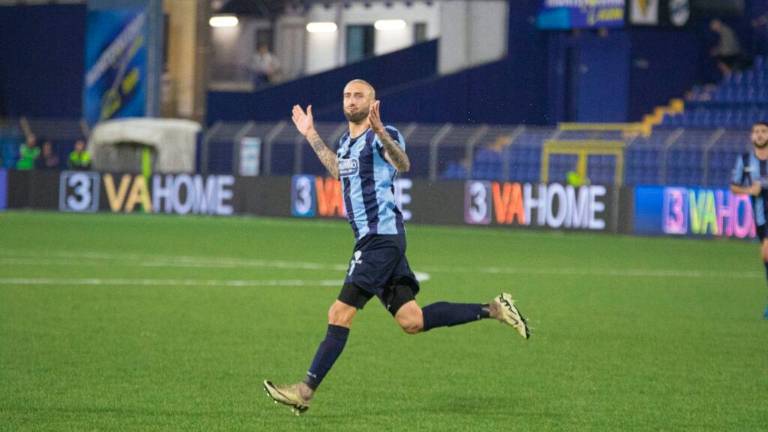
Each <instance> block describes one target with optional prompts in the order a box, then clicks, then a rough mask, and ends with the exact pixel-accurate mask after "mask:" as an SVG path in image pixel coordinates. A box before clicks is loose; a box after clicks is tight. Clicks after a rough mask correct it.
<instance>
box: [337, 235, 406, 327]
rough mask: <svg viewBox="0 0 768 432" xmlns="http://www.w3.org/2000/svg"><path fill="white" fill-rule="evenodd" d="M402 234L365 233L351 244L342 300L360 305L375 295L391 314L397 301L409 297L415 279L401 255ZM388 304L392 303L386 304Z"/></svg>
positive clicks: (401, 301) (403, 243)
mask: <svg viewBox="0 0 768 432" xmlns="http://www.w3.org/2000/svg"><path fill="white" fill-rule="evenodd" d="M405 249H406V241H405V235H402V234H397V235H379V234H374V235H367V236H365V237H363V238H362V239H360V240H359V241H358V242H357V244H355V249H354V251H353V252H352V259H351V260H350V262H349V268H348V270H347V277H346V278H345V279H344V288H342V293H341V295H340V296H339V300H341V301H342V302H344V303H346V304H349V305H352V306H355V307H357V308H358V309H361V308H362V307H363V306H364V305H365V303H366V301H367V300H368V299H370V298H371V297H373V296H377V297H378V298H379V299H380V300H381V301H382V302H383V303H384V305H385V306H387V308H388V309H394V310H390V312H392V313H393V314H394V313H395V312H397V309H398V308H399V306H401V304H400V303H404V302H407V301H408V300H412V299H413V298H414V297H415V296H416V294H417V293H418V292H419V282H418V281H417V280H416V276H415V275H414V274H413V271H411V268H410V266H409V265H408V259H407V258H406V257H405ZM390 306H392V307H391V308H390Z"/></svg>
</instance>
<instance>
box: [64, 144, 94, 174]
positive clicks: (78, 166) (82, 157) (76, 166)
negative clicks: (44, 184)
mask: <svg viewBox="0 0 768 432" xmlns="http://www.w3.org/2000/svg"><path fill="white" fill-rule="evenodd" d="M67 167H68V168H69V169H71V170H80V171H86V170H88V169H90V168H91V154H90V153H88V150H86V149H85V141H83V140H77V142H75V149H74V150H73V151H72V153H70V154H69V160H68V161H67Z"/></svg>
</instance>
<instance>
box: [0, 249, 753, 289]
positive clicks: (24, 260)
mask: <svg viewBox="0 0 768 432" xmlns="http://www.w3.org/2000/svg"><path fill="white" fill-rule="evenodd" d="M89 260H95V261H105V260H106V261H113V262H110V264H109V265H113V266H117V265H125V266H142V267H168V268H190V267H198V268H252V267H254V268H276V269H287V270H313V271H346V270H347V266H346V265H339V264H325V263H317V262H306V261H286V260H262V259H248V258H231V257H205V256H184V255H150V254H114V253H97V252H84V253H83V252H79V253H70V252H66V251H46V252H43V253H31V252H27V251H14V250H0V263H3V264H17V265H41V264H46V265H71V264H78V265H80V266H82V265H87V264H92V265H99V266H102V265H104V263H103V262H93V261H89ZM422 270H425V271H426V272H416V276H417V279H419V280H420V281H426V280H429V278H430V274H432V273H481V274H507V275H533V276H574V277H578V276H588V277H632V278H687V279H690V278H696V279H708V278H721V279H758V278H762V277H763V272H755V271H749V272H726V271H704V270H674V269H638V268H624V269H614V268H569V267H547V268H531V267H525V268H522V267H498V266H496V267H462V266H450V267H447V266H428V267H426V268H422Z"/></svg>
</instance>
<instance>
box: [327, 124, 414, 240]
mask: <svg viewBox="0 0 768 432" xmlns="http://www.w3.org/2000/svg"><path fill="white" fill-rule="evenodd" d="M386 130H387V132H388V133H389V136H390V137H392V139H393V140H395V141H396V142H397V144H398V145H399V146H400V148H401V149H403V151H405V139H403V135H402V134H400V132H399V131H398V130H397V129H395V128H394V127H392V126H387V127H386ZM336 156H337V158H338V164H339V165H338V167H339V178H340V179H341V188H342V192H343V195H344V208H345V210H346V212H347V219H349V223H350V225H352V231H353V232H354V234H355V239H357V240H360V239H361V238H363V237H364V236H366V235H368V234H403V233H405V227H404V226H403V215H402V214H401V213H400V209H398V208H397V205H395V185H394V181H395V177H396V176H397V170H396V169H395V167H393V166H392V165H391V164H390V163H389V162H387V160H386V159H384V146H383V144H382V143H381V141H380V140H379V138H378V137H377V136H376V134H375V133H374V132H373V130H372V129H370V128H369V129H367V130H366V131H365V132H364V133H363V134H362V135H360V136H358V137H350V136H349V132H347V133H345V134H344V135H343V136H342V137H341V138H340V139H339V148H338V150H337V151H336Z"/></svg>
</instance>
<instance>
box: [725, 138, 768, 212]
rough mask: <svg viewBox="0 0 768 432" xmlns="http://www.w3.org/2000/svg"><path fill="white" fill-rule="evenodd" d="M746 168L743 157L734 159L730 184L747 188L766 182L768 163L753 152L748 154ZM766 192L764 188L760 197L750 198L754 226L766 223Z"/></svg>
mask: <svg viewBox="0 0 768 432" xmlns="http://www.w3.org/2000/svg"><path fill="white" fill-rule="evenodd" d="M747 161H748V163H747V165H746V167H745V166H744V155H739V157H738V158H737V159H736V166H734V167H733V172H732V173H731V184H732V185H735V186H740V187H749V186H750V185H752V184H753V183H755V182H761V183H763V184H765V183H766V180H768V163H766V161H761V160H760V159H758V158H757V156H755V152H753V151H751V152H749V158H748V159H747ZM766 194H768V191H766V189H765V186H763V190H762V191H761V192H760V195H758V196H756V197H750V198H752V212H753V213H754V215H755V225H757V226H760V225H765V223H766V205H765V203H766Z"/></svg>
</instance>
